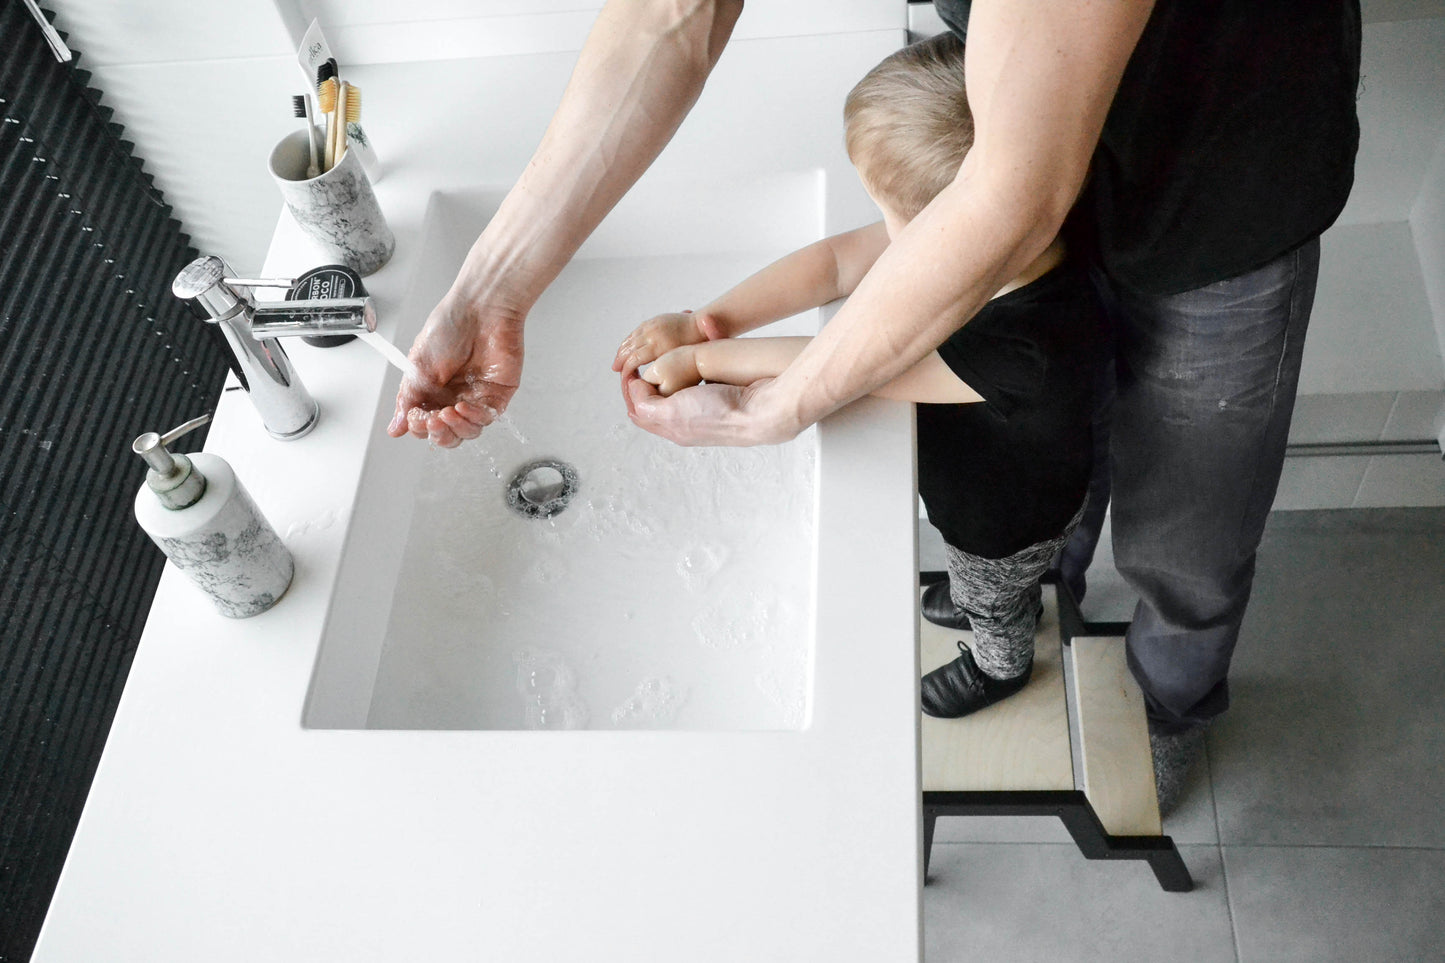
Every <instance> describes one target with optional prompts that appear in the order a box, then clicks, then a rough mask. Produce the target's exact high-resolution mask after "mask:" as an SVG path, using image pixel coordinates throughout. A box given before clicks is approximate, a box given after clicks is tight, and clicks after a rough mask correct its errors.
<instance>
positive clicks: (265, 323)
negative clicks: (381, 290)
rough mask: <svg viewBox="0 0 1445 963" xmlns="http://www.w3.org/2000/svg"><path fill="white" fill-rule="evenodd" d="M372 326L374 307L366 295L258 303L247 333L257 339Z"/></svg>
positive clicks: (355, 330) (359, 330)
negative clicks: (249, 331)
mask: <svg viewBox="0 0 1445 963" xmlns="http://www.w3.org/2000/svg"><path fill="white" fill-rule="evenodd" d="M375 330H376V309H375V308H374V307H372V304H371V298H369V297H365V298H332V299H318V300H314V301H282V302H276V303H270V304H258V305H256V307H255V309H254V310H253V311H252V314H251V337H253V338H255V339H256V340H257V341H266V340H270V339H272V338H291V337H311V336H313V335H337V334H366V333H368V332H371V331H375Z"/></svg>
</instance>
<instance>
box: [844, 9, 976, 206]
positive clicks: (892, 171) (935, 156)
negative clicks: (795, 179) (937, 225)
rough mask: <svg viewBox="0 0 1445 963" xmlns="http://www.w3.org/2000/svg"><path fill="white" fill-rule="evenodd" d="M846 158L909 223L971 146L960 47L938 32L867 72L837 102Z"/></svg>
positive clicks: (951, 176) (970, 118)
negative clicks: (841, 119)
mask: <svg viewBox="0 0 1445 963" xmlns="http://www.w3.org/2000/svg"><path fill="white" fill-rule="evenodd" d="M843 123H844V128H845V130H846V135H847V146H848V157H849V158H850V159H851V160H852V161H853V165H854V166H855V167H857V168H858V173H859V174H860V175H861V176H862V177H863V181H864V183H866V184H867V185H868V188H869V190H870V191H872V192H873V193H874V195H875V196H876V197H878V198H879V199H880V200H882V201H884V202H885V203H887V204H888V205H889V206H891V207H893V208H894V210H896V211H897V213H898V214H899V215H900V216H901V217H904V218H907V219H912V218H913V217H914V216H915V215H916V214H917V213H918V212H919V211H921V210H923V208H924V207H925V206H926V205H927V204H928V202H929V201H931V200H933V198H934V196H935V195H937V194H938V192H939V191H941V190H943V189H944V188H945V187H947V186H948V185H949V184H950V183H951V182H952V181H953V179H954V177H955V176H956V175H957V174H958V168H959V165H961V164H962V163H963V158H964V155H965V154H967V153H968V150H969V148H970V147H972V146H973V115H972V114H971V113H970V112H969V109H968V91H967V88H966V87H965V86H964V79H963V43H962V42H961V41H960V40H959V39H958V38H957V37H955V36H953V34H951V33H944V34H940V35H938V36H936V37H933V38H931V39H929V40H924V41H921V42H919V43H916V44H913V45H911V46H908V47H904V48H903V49H902V50H898V51H896V52H894V53H893V54H891V55H890V56H889V57H887V58H886V59H885V60H884V61H883V62H882V63H880V64H879V65H878V66H876V67H874V68H873V69H872V70H870V71H868V74H867V76H865V77H864V78H863V79H862V80H860V81H858V85H857V86H856V87H854V88H853V90H852V92H851V93H849V94H848V99H847V101H846V102H845V103H844V105H843Z"/></svg>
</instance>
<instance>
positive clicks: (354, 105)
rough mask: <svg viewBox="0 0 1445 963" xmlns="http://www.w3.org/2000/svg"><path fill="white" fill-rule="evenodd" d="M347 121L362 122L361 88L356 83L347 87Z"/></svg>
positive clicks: (352, 122) (350, 122)
mask: <svg viewBox="0 0 1445 963" xmlns="http://www.w3.org/2000/svg"><path fill="white" fill-rule="evenodd" d="M346 122H347V123H348V124H359V123H361V88H360V87H358V86H356V85H355V84H351V85H348V86H347V88H346Z"/></svg>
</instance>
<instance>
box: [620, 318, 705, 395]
mask: <svg viewBox="0 0 1445 963" xmlns="http://www.w3.org/2000/svg"><path fill="white" fill-rule="evenodd" d="M723 337H726V334H725V333H724V332H723V330H722V326H721V324H720V323H719V322H718V320H717V318H715V317H714V316H713V315H711V314H708V313H706V312H702V313H699V314H693V313H692V312H691V311H674V312H671V313H669V314H659V315H658V316H657V317H655V318H651V319H649V320H647V321H644V322H642V323H641V324H639V325H638V326H637V327H636V328H635V329H634V330H633V332H632V333H631V334H629V335H628V336H627V337H626V338H623V339H622V344H621V346H620V347H618V349H617V356H616V357H615V358H613V359H612V370H613V371H617V372H620V373H621V374H622V380H623V382H624V383H625V382H626V381H627V380H628V379H629V377H630V376H631V375H632V373H633V372H634V371H636V370H637V369H638V368H640V367H642V366H643V365H645V364H651V363H652V362H654V361H656V360H657V359H658V358H660V357H662V356H663V355H664V354H666V353H667V352H669V351H671V350H673V349H674V348H680V347H682V346H684V345H689V344H701V343H702V342H704V341H716V340H718V339H719V338H723ZM693 383H694V384H696V383H697V382H693ZM674 390H675V389H674ZM668 393H670V392H668Z"/></svg>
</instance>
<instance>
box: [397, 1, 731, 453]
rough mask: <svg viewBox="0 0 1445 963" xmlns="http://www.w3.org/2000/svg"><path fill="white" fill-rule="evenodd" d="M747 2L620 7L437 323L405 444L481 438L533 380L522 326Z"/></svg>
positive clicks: (634, 174) (602, 22)
mask: <svg viewBox="0 0 1445 963" xmlns="http://www.w3.org/2000/svg"><path fill="white" fill-rule="evenodd" d="M742 6H743V4H742V0H674V2H662V0H609V2H608V3H607V5H606V6H605V7H604V8H603V9H602V12H601V13H600V14H599V15H598V18H597V22H596V24H595V25H594V26H593V28H592V32H591V33H590V34H589V35H588V38H587V42H586V44H585V45H584V46H583V48H582V52H581V54H580V56H579V57H578V60H577V66H576V68H575V69H574V70H573V73H572V79H571V80H570V82H569V83H568V85H567V89H566V91H565V92H564V93H563V95H562V101H561V104H560V105H559V106H558V108H557V111H556V114H555V115H554V116H553V118H552V122H551V124H550V125H549V126H548V128H547V131H546V133H545V134H544V135H543V137H542V141H541V144H540V145H539V146H538V147H537V150H536V152H535V153H534V154H533V156H532V159H531V161H530V162H528V164H527V167H526V169H525V171H524V172H523V174H522V176H521V177H520V178H519V179H518V181H517V183H516V185H515V186H514V187H513V188H512V190H511V191H510V192H509V193H508V194H507V197H506V199H505V200H504V201H503V202H502V205H501V207H500V208H499V209H498V211H497V214H496V216H494V217H493V218H492V220H491V222H490V223H489V224H488V225H487V228H486V230H484V231H483V232H482V235H481V237H479V238H478V239H477V242H476V243H475V244H474V245H473V246H472V248H471V251H470V252H469V253H468V255H467V259H466V262H465V263H464V264H463V266H462V269H461V272H460V273H459V274H458V275H457V278H456V280H455V281H454V282H453V284H452V286H451V289H450V290H449V291H448V292H447V294H446V295H445V297H443V298H442V301H441V303H440V304H438V305H437V307H436V308H435V309H434V310H433V311H432V313H431V314H430V316H428V318H427V321H426V325H425V326H424V327H423V329H422V332H421V334H420V335H419V336H418V338H417V340H416V342H415V343H414V344H413V346H412V349H411V359H412V361H413V362H414V363H415V364H416V366H417V368H418V369H419V370H420V372H421V373H422V374H423V375H424V376H425V377H426V378H427V380H428V381H430V382H432V383H431V384H430V385H423V384H420V383H418V382H416V381H415V380H413V379H407V380H405V381H403V383H402V387H401V390H400V391H399V392H398V394H397V401H396V416H395V417H394V418H393V420H392V422H391V425H390V427H389V429H388V431H389V432H390V434H391V435H392V436H393V437H400V436H402V435H403V434H407V433H408V432H409V433H410V434H412V435H413V436H415V437H418V438H430V439H431V440H432V441H433V442H434V443H436V444H438V445H442V446H444V447H452V446H454V445H456V444H458V443H460V441H461V440H463V439H467V438H475V437H476V436H477V435H478V434H479V433H480V432H481V429H482V428H483V426H485V425H486V424H489V423H490V422H491V420H492V419H493V418H495V417H496V415H497V414H498V413H499V412H501V411H502V410H503V409H504V408H505V407H506V405H507V403H508V402H509V401H510V400H511V397H512V394H513V393H514V392H515V391H516V389H517V385H518V384H519V382H520V380H521V373H522V326H523V323H524V322H525V320H526V316H527V313H528V312H529V311H530V310H531V308H532V306H533V305H534V304H535V303H536V301H537V299H538V298H539V297H540V296H541V294H542V292H543V291H544V290H545V289H546V287H547V285H549V284H551V283H552V281H553V280H554V279H555V278H556V277H557V275H558V274H559V273H560V272H561V270H562V268H563V267H564V266H565V265H566V264H567V262H568V261H569V260H571V258H572V255H573V254H575V253H576V251H577V248H578V247H580V246H581V244H582V242H583V241H584V240H585V239H586V238H587V236H588V235H590V234H591V233H592V231H593V230H594V229H595V228H596V227H597V225H598V224H599V223H600V222H601V220H602V218H603V217H605V216H606V215H607V213H608V212H609V211H610V210H611V209H612V207H613V206H614V205H615V204H616V203H617V201H618V199H620V198H621V197H622V195H623V194H624V193H626V191H627V189H628V188H630V187H631V186H632V185H633V183H635V182H636V180H637V178H638V177H640V176H641V175H642V173H643V171H645V170H646V169H647V168H648V166H649V165H650V164H651V163H652V162H653V160H655V159H656V157H657V155H658V154H659V153H660V152H661V151H662V148H663V147H664V146H665V145H666V144H667V142H668V141H669V140H671V139H672V136H673V134H674V133H675V132H676V131H677V128H678V126H679V125H680V124H681V123H682V119H683V118H684V117H685V116H686V115H687V112H688V111H689V110H691V109H692V105H693V104H694V103H695V102H696V101H697V97H698V95H699V94H700V93H701V92H702V88H703V84H704V83H705V82H706V80H707V77H708V75H709V74H710V73H711V71H712V68H713V66H714V65H715V64H716V63H717V60H718V57H719V56H721V54H722V50H723V47H724V46H725V45H726V44H727V41H728V38H729V36H731V34H732V28H733V25H734V24H735V23H736V22H737V18H738V15H739V13H741V11H742Z"/></svg>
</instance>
